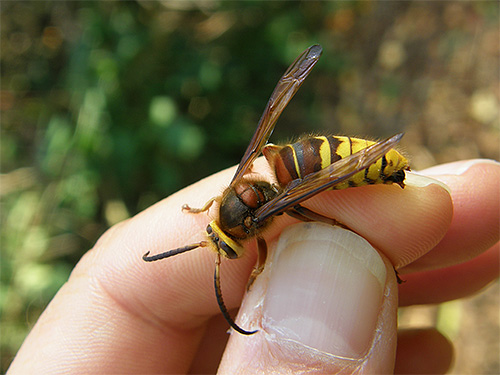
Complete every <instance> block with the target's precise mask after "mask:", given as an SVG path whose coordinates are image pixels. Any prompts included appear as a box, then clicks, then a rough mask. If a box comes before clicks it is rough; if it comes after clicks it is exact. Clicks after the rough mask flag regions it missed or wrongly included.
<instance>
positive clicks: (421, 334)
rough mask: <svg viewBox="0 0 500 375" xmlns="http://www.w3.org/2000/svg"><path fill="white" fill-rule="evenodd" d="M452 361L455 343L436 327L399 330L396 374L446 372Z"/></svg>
mask: <svg viewBox="0 0 500 375" xmlns="http://www.w3.org/2000/svg"><path fill="white" fill-rule="evenodd" d="M452 363H453V345H452V343H451V342H450V341H449V340H448V339H447V338H446V337H445V336H444V335H443V334H441V333H440V332H439V331H437V330H436V329H434V328H429V329H409V330H402V331H401V332H399V334H398V348H397V351H396V366H395V368H394V373H395V374H446V373H447V372H448V370H449V369H450V367H451V365H452Z"/></svg>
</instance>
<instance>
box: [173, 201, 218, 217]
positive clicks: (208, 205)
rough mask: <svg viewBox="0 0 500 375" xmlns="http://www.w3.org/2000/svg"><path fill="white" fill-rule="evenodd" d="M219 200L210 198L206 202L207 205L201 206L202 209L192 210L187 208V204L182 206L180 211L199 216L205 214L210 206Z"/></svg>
mask: <svg viewBox="0 0 500 375" xmlns="http://www.w3.org/2000/svg"><path fill="white" fill-rule="evenodd" d="M220 199H221V197H213V198H210V199H209V200H208V202H207V203H205V204H204V205H203V207H201V208H192V207H189V205H188V204H183V205H182V211H186V212H188V213H190V214H199V213H200V212H205V211H208V209H209V208H210V207H211V206H212V204H213V203H214V202H219V201H220Z"/></svg>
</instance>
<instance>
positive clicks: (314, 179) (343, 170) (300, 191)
mask: <svg viewBox="0 0 500 375" xmlns="http://www.w3.org/2000/svg"><path fill="white" fill-rule="evenodd" d="M401 137H403V133H400V134H396V135H394V136H393V137H391V138H388V139H386V140H385V141H381V142H378V143H375V144H374V145H371V146H370V147H367V148H365V149H363V150H360V151H358V152H356V153H354V154H352V155H349V156H348V157H345V158H343V159H340V160H339V161H336V162H335V163H333V164H331V165H329V166H328V167H326V168H325V169H322V170H320V171H318V172H315V173H311V174H309V175H307V176H306V177H304V178H303V179H302V180H295V181H292V182H291V183H290V184H289V185H288V186H287V187H286V188H285V190H284V191H283V192H282V193H281V194H280V195H278V196H277V197H276V198H275V199H273V200H271V201H269V202H268V203H266V204H265V205H263V206H262V207H260V208H259V209H258V210H257V211H256V212H255V219H254V221H255V222H257V223H259V222H263V221H265V220H266V219H268V218H270V217H271V216H273V215H277V214H279V213H281V212H284V211H286V210H287V209H288V208H290V207H293V206H295V205H297V204H299V203H301V202H303V201H305V200H306V199H309V198H311V197H312V196H314V195H316V194H318V193H320V192H322V191H323V190H326V189H328V188H331V187H333V186H335V185H337V184H339V183H341V182H343V181H345V180H347V179H348V178H350V177H351V176H353V175H355V174H356V173H358V172H359V171H362V170H363V169H366V168H368V167H369V166H370V165H372V164H373V163H375V161H377V160H378V159H379V158H381V157H382V156H384V155H385V154H386V153H387V152H388V151H389V150H390V149H391V148H394V146H395V145H396V143H398V142H399V140H400V139H401Z"/></svg>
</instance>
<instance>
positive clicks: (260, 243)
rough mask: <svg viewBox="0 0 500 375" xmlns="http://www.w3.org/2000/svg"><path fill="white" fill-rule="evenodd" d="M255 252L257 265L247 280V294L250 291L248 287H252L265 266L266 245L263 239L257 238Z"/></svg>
mask: <svg viewBox="0 0 500 375" xmlns="http://www.w3.org/2000/svg"><path fill="white" fill-rule="evenodd" d="M257 250H258V254H257V255H258V258H257V264H256V265H255V267H254V269H253V270H252V273H251V274H250V278H249V279H248V283H247V292H248V291H249V290H250V287H251V286H252V284H253V282H254V281H255V279H256V278H257V276H259V275H260V274H261V273H262V271H264V266H265V265H266V259H267V244H266V241H265V240H264V239H263V238H260V237H257Z"/></svg>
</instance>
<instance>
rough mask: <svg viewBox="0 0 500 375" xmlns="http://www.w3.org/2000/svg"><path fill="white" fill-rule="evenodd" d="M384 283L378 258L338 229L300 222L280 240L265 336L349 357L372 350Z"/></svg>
mask: <svg viewBox="0 0 500 375" xmlns="http://www.w3.org/2000/svg"><path fill="white" fill-rule="evenodd" d="M385 283H386V268H385V265H384V262H383V261H382V258H381V257H380V255H379V254H378V253H377V252H376V251H375V249H374V248H373V247H372V246H371V245H370V244H369V243H368V242H367V241H366V240H365V239H363V238H362V237H360V236H358V235H357V234H355V233H353V232H351V231H349V230H345V229H342V228H339V227H334V226H331V225H326V224H321V223H301V224H297V225H294V226H292V227H289V228H287V229H286V230H285V231H283V233H282V234H281V236H280V239H279V241H278V244H277V247H276V253H275V258H274V259H273V262H272V270H271V275H270V279H269V286H268V291H267V294H266V297H265V300H264V311H263V321H262V324H263V326H264V328H265V329H266V331H268V332H270V333H273V334H276V335H277V336H280V337H282V338H285V339H291V340H294V341H296V342H299V343H302V344H304V345H307V346H309V347H312V348H315V349H317V350H321V351H323V352H326V353H331V354H334V355H337V356H342V357H347V358H360V357H362V356H363V355H364V354H365V353H366V351H367V350H368V349H369V347H370V346H371V345H370V344H371V341H372V339H373V337H374V332H375V327H376V322H377V319H378V314H379V311H380V306H381V303H382V298H383V293H384V288H385Z"/></svg>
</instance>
